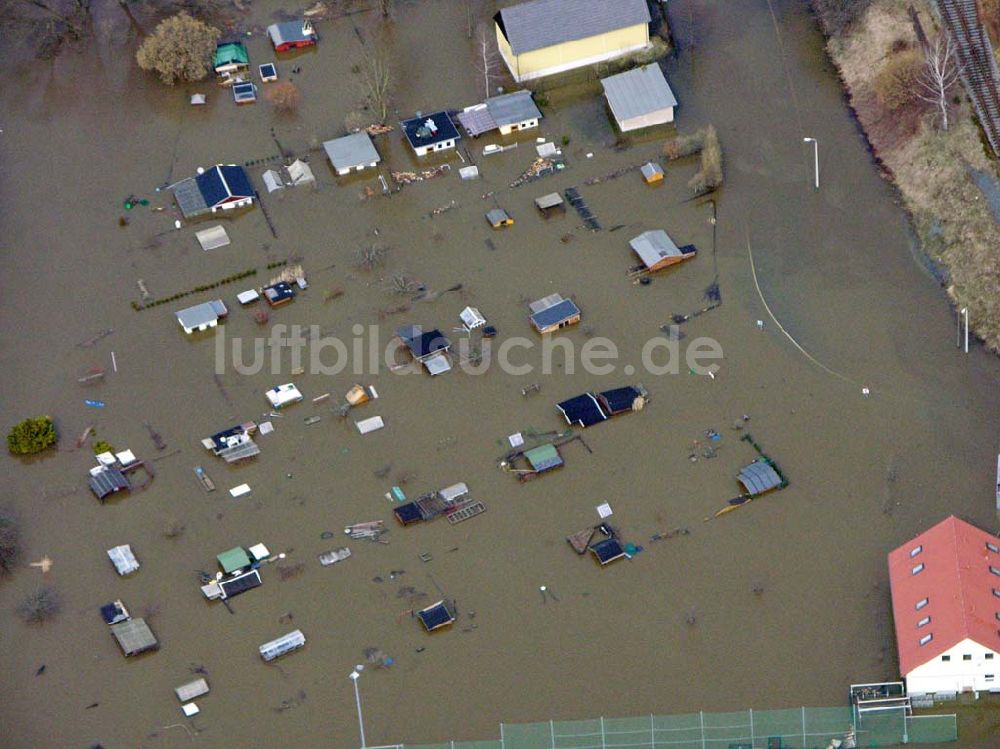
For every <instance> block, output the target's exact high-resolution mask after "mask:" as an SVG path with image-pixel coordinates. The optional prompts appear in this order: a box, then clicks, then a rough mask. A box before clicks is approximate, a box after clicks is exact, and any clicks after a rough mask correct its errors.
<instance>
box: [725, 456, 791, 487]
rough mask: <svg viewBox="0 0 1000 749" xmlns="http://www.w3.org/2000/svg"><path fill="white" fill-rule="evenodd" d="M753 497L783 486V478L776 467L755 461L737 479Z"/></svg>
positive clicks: (761, 461)
mask: <svg viewBox="0 0 1000 749" xmlns="http://www.w3.org/2000/svg"><path fill="white" fill-rule="evenodd" d="M736 480H737V481H739V482H740V483H741V484H743V486H744V487H745V488H746V490H747V493H748V494H750V495H751V496H756V495H758V494H763V493H764V492H768V491H771V489H776V488H778V487H779V486H781V483H782V481H781V476H780V475H778V472H777V471H776V470H774V467H773V466H772V465H771V464H770V463H767V462H765V461H763V460H755V461H754V462H753V463H751V464H750V465H748V466H746V467H745V468H743V470H741V471H740V474H739V476H737V477H736Z"/></svg>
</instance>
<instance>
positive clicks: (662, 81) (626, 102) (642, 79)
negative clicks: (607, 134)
mask: <svg viewBox="0 0 1000 749" xmlns="http://www.w3.org/2000/svg"><path fill="white" fill-rule="evenodd" d="M601 85H602V86H604V95H605V96H607V97H608V104H609V105H610V106H611V111H612V112H613V113H614V115H615V119H617V120H618V121H619V122H622V121H624V120H630V119H632V118H633V117H641V116H643V115H646V114H650V113H651V112H658V111H659V110H661V109H666V108H668V107H676V106H677V98H676V97H675V96H674V92H673V91H671V90H670V85H669V84H668V83H667V79H666V78H665V77H664V76H663V71H662V70H660V66H659V65H657V64H656V63H655V62H654V63H651V64H649V65H645V66H643V67H641V68H635V69H634V70H626V71H625V72H624V73H619V74H618V75H612V76H609V77H608V78H602V79H601Z"/></svg>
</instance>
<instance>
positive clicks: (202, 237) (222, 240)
mask: <svg viewBox="0 0 1000 749" xmlns="http://www.w3.org/2000/svg"><path fill="white" fill-rule="evenodd" d="M194 236H195V238H196V239H197V240H198V244H200V245H201V249H203V250H205V251H206V252H207V251H208V250H216V249H218V248H219V247H225V246H226V245H227V244H229V235H228V234H226V229H225V227H224V226H222V225H221V224H220V225H219V226H213V227H212V228H210V229H202V230H201V231H197V232H195V233H194Z"/></svg>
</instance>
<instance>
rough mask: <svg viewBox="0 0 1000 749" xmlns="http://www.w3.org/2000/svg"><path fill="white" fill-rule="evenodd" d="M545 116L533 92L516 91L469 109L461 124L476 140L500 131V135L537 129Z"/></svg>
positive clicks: (462, 115) (459, 115)
mask: <svg viewBox="0 0 1000 749" xmlns="http://www.w3.org/2000/svg"><path fill="white" fill-rule="evenodd" d="M541 118H542V113H541V112H539V111H538V107H537V106H535V102H534V100H533V99H532V98H531V92H530V91H527V90H525V91H514V92H513V93H509V94H502V95H501V96H491V97H490V98H489V99H487V100H486V101H485V102H483V103H482V104H475V105H473V106H471V107H466V108H465V109H463V110H462V111H461V112H459V114H458V121H459V122H460V123H461V124H462V127H464V128H465V130H466V132H468V133H469V135H471V136H472V137H473V138H476V137H478V136H480V135H482V134H483V133H488V132H490V131H493V130H499V131H500V135H510V133H513V132H518V131H520V130H528V129H530V128H535V127H538V121H539V120H540V119H541Z"/></svg>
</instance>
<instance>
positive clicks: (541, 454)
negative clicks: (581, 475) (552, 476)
mask: <svg viewBox="0 0 1000 749" xmlns="http://www.w3.org/2000/svg"><path fill="white" fill-rule="evenodd" d="M524 457H525V459H526V460H527V461H528V465H530V466H531V468H532V469H533V470H535V471H537V472H538V473H541V472H542V471H548V470H549V469H551V468H558V467H559V466H561V465H562V464H563V459H562V457H561V456H560V455H559V450H558V449H556V446H555V445H553V444H552V443H551V442H550V443H548V444H545V445H540V446H539V447H536V448H534V449H532V450H528V451H527V452H525V453H524Z"/></svg>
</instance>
